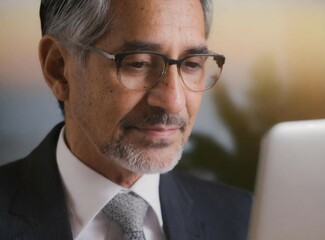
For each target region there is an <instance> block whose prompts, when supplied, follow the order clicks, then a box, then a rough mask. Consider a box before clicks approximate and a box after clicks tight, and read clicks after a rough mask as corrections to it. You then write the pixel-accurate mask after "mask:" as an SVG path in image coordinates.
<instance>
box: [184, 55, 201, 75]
mask: <svg viewBox="0 0 325 240" xmlns="http://www.w3.org/2000/svg"><path fill="white" fill-rule="evenodd" d="M205 60H206V58H205V57H201V56H194V57H189V58H187V59H185V60H184V62H183V64H182V71H185V72H187V73H193V72H197V71H202V70H204V63H205Z"/></svg>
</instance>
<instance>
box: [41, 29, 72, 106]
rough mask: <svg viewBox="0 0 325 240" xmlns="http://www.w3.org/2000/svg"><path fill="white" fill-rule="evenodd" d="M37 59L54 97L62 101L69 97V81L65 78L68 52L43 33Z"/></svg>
mask: <svg viewBox="0 0 325 240" xmlns="http://www.w3.org/2000/svg"><path fill="white" fill-rule="evenodd" d="M38 53H39V59H40V62H41V67H42V70H43V75H44V78H45V80H46V82H47V85H48V86H49V87H50V88H51V90H52V92H53V94H54V95H55V97H56V98H57V99H58V100H60V101H62V102H64V101H65V100H67V99H68V98H69V82H68V79H67V78H66V71H67V61H68V53H67V51H66V49H64V48H63V47H62V46H61V45H60V44H59V43H58V41H57V40H56V39H55V38H54V37H52V36H48V35H45V36H43V37H42V39H41V41H40V43H39V47H38Z"/></svg>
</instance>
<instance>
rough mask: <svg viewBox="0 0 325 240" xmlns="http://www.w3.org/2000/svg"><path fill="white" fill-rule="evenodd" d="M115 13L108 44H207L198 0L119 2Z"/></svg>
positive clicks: (123, 0) (116, 3)
mask: <svg viewBox="0 0 325 240" xmlns="http://www.w3.org/2000/svg"><path fill="white" fill-rule="evenodd" d="M112 10H113V14H114V15H113V19H114V20H113V24H112V26H111V27H110V29H109V31H108V34H107V35H108V36H107V37H108V39H106V42H110V43H113V42H116V41H117V42H125V41H134V40H141V41H147V42H152V43H156V44H165V43H169V45H175V47H176V45H177V44H178V46H179V45H184V44H185V45H188V44H191V43H192V44H193V45H202V44H204V43H205V41H206V39H205V25H204V14H203V10H202V6H201V4H200V1H199V0H177V1H176V0H132V1H130V0H119V1H115V2H114V5H113V9H112Z"/></svg>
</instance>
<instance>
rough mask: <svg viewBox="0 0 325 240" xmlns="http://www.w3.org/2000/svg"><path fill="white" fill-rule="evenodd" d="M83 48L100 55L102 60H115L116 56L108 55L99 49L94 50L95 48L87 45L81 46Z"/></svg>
mask: <svg viewBox="0 0 325 240" xmlns="http://www.w3.org/2000/svg"><path fill="white" fill-rule="evenodd" d="M82 47H83V48H85V49H87V50H91V51H94V52H95V53H97V54H99V55H101V56H102V57H104V58H108V59H111V60H116V55H113V54H109V53H107V52H105V51H103V50H101V49H99V48H96V47H93V46H91V45H87V44H83V45H82Z"/></svg>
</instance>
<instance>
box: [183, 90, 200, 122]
mask: <svg viewBox="0 0 325 240" xmlns="http://www.w3.org/2000/svg"><path fill="white" fill-rule="evenodd" d="M201 100H202V93H195V92H188V93H187V95H186V108H187V112H188V114H189V117H190V121H191V123H192V124H193V122H194V120H195V118H196V115H197V113H198V111H199V107H200V105H201Z"/></svg>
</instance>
